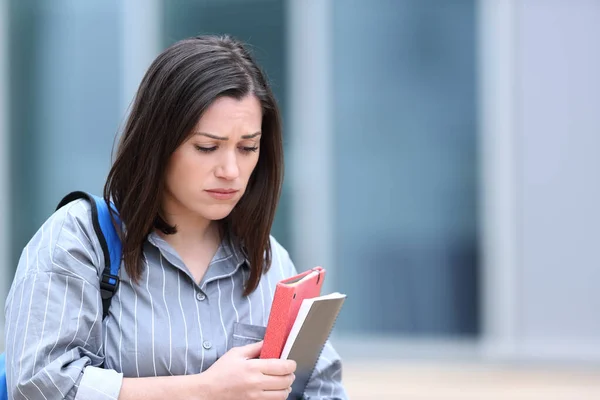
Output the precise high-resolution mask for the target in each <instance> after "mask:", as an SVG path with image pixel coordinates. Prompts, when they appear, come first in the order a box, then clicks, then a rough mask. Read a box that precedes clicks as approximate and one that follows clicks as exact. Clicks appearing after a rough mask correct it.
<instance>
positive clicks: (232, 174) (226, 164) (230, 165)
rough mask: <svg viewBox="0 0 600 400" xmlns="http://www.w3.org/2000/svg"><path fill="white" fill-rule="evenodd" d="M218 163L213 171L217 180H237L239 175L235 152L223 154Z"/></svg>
mask: <svg viewBox="0 0 600 400" xmlns="http://www.w3.org/2000/svg"><path fill="white" fill-rule="evenodd" d="M219 161H220V162H219V165H218V166H217V168H216V170H215V175H216V177H217V178H221V179H226V180H228V181H232V180H235V179H237V178H238V176H239V175H240V168H239V165H238V160H237V154H236V153H235V151H228V152H225V153H224V154H223V157H222V158H221V159H220V160H219Z"/></svg>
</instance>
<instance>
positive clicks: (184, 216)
mask: <svg viewBox="0 0 600 400" xmlns="http://www.w3.org/2000/svg"><path fill="white" fill-rule="evenodd" d="M162 217H163V218H164V219H165V221H166V222H167V223H168V224H169V225H171V226H175V227H176V228H177V233H175V234H174V235H166V234H164V233H162V232H159V234H160V235H161V236H162V237H163V239H165V240H166V241H167V242H169V243H170V244H171V245H174V246H175V247H184V248H185V247H190V246H191V247H195V246H198V245H199V244H201V243H206V242H212V241H215V240H219V236H220V232H219V226H218V223H217V222H215V221H211V220H208V219H206V218H203V217H201V216H199V215H197V214H195V213H192V212H190V211H189V210H182V209H178V208H177V207H172V206H170V207H169V206H167V205H165V206H163V212H162Z"/></svg>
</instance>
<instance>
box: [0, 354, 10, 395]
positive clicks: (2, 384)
mask: <svg viewBox="0 0 600 400" xmlns="http://www.w3.org/2000/svg"><path fill="white" fill-rule="evenodd" d="M0 400H8V387H7V386H6V354H5V353H2V354H0Z"/></svg>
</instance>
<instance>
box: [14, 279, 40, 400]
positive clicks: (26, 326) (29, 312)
mask: <svg viewBox="0 0 600 400" xmlns="http://www.w3.org/2000/svg"><path fill="white" fill-rule="evenodd" d="M36 279H37V274H35V275H34V276H33V284H32V287H31V298H30V299H29V311H28V312H27V322H26V323H25V333H24V334H23V348H22V349H21V358H20V359H19V375H17V378H18V379H19V380H21V379H22V378H21V377H22V375H21V373H22V371H23V355H24V354H25V344H26V342H27V328H29V315H30V314H31V304H32V303H33V292H34V291H35V290H34V289H35V280H36ZM23 288H25V284H23ZM22 303H23V292H21V304H22ZM21 304H19V314H21ZM17 317H18V315H17ZM17 323H18V320H17ZM16 332H17V331H16V330H15V341H14V342H13V354H14V349H15V343H16V341H17V339H18V336H17V334H16ZM17 388H19V392H21V388H20V385H17ZM38 389H39V388H38ZM21 394H22V395H23V397H25V398H27V396H25V394H23V392H21Z"/></svg>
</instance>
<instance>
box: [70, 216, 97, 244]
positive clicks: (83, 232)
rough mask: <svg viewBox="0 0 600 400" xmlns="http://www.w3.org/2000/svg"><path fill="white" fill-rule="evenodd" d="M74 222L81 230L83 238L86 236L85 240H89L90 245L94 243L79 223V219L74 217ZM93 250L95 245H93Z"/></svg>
mask: <svg viewBox="0 0 600 400" xmlns="http://www.w3.org/2000/svg"><path fill="white" fill-rule="evenodd" d="M71 216H73V215H71ZM73 220H74V221H75V225H77V227H78V228H79V231H80V232H81V233H82V234H83V236H85V238H86V239H87V240H88V241H89V242H90V243H92V238H90V237H89V236H88V234H87V233H85V230H83V226H81V223H80V222H79V219H77V218H76V217H74V216H73ZM92 248H93V245H92Z"/></svg>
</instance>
